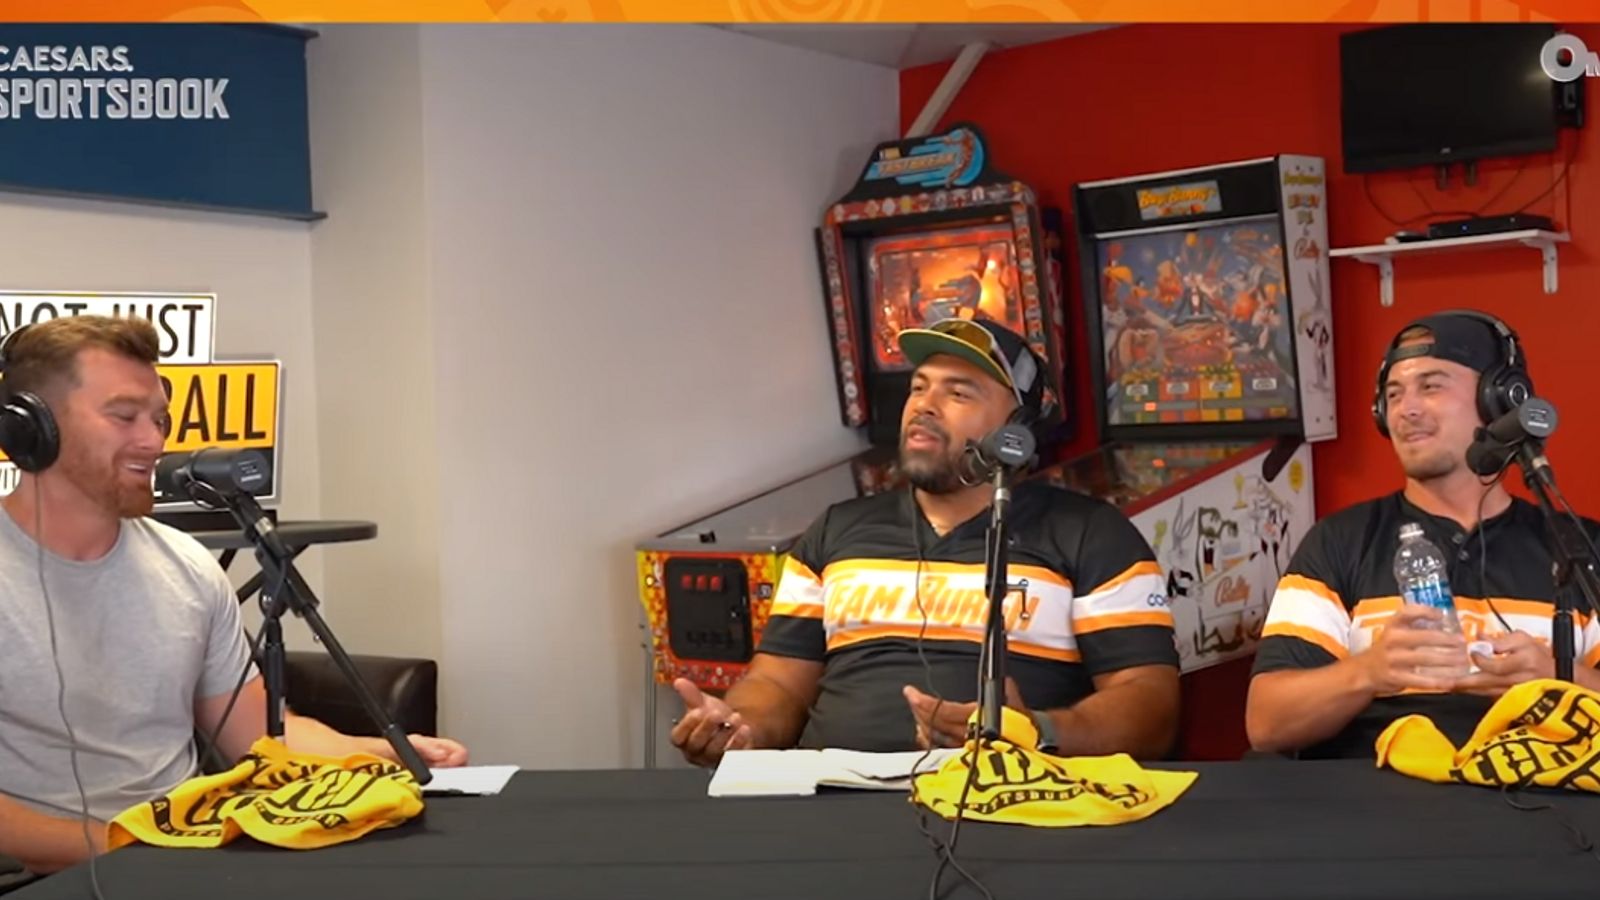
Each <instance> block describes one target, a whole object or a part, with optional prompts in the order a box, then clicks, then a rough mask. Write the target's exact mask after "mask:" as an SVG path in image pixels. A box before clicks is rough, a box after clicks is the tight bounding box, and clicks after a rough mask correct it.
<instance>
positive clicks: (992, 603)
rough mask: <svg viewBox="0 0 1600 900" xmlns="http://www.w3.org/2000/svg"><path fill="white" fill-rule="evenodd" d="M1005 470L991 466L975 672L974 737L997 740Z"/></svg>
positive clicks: (1002, 686)
mask: <svg viewBox="0 0 1600 900" xmlns="http://www.w3.org/2000/svg"><path fill="white" fill-rule="evenodd" d="M1008 476H1009V473H1008V472H1007V470H1006V467H1005V466H1003V465H997V466H995V468H994V476H993V477H994V503H993V505H992V506H991V507H990V509H991V514H990V516H989V531H988V534H987V536H986V537H985V542H986V544H987V546H986V548H985V549H986V551H987V552H986V553H985V560H984V576H983V578H984V589H985V590H987V591H988V592H989V621H988V627H987V630H986V631H985V633H984V640H983V665H982V668H981V671H980V672H979V674H978V677H979V679H980V680H979V684H978V737H979V739H980V740H984V741H993V740H997V739H998V738H999V737H1000V734H1001V728H1000V724H1001V709H1002V708H1003V707H1004V706H1005V705H1006V617H1005V600H1006V593H1007V592H1008V591H1009V590H1010V587H1011V586H1010V584H1009V582H1008V581H1007V577H1006V573H1007V566H1008V557H1009V554H1008V546H1007V545H1008V543H1009V541H1010V538H1009V536H1008V534H1007V529H1006V511H1007V509H1008V508H1009V507H1010V505H1011V486H1010V484H1009V483H1008V482H1009V477H1008Z"/></svg>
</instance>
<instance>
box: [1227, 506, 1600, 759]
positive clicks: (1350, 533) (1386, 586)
mask: <svg viewBox="0 0 1600 900" xmlns="http://www.w3.org/2000/svg"><path fill="white" fill-rule="evenodd" d="M1408 522H1415V523H1417V524H1418V525H1421V526H1422V530H1423V532H1424V533H1425V534H1426V535H1427V537H1428V540H1430V541H1432V542H1433V544H1434V545H1435V546H1437V547H1438V548H1439V549H1440V550H1441V551H1443V552H1444V554H1445V556H1446V558H1447V559H1448V560H1449V563H1450V570H1449V573H1448V574H1449V578H1450V588H1451V591H1452V592H1453V593H1454V594H1455V604H1456V611H1457V614H1458V616H1459V617H1460V619H1461V627H1462V631H1463V632H1465V634H1466V636H1467V640H1469V641H1470V640H1477V639H1479V638H1487V637H1490V636H1493V635H1495V634H1503V633H1506V632H1508V631H1525V632H1527V633H1528V634H1530V635H1533V636H1534V637H1536V638H1539V639H1541V640H1543V641H1545V642H1546V643H1547V644H1548V643H1549V641H1550V636H1551V633H1552V631H1551V616H1552V615H1553V614H1554V612H1555V596H1556V586H1555V579H1554V576H1553V574H1552V562H1553V560H1552V557H1551V553H1550V550H1549V548H1548V546H1547V545H1546V543H1545V537H1544V535H1545V523H1544V516H1543V514H1542V513H1540V512H1539V508H1538V507H1536V506H1534V505H1533V504H1531V503H1528V502H1527V501H1525V500H1520V499H1517V500H1513V501H1512V503H1511V506H1510V508H1508V509H1506V510H1505V511H1504V512H1502V513H1500V514H1499V515H1496V516H1493V517H1491V518H1489V519H1486V520H1484V522H1483V525H1482V527H1481V528H1474V529H1471V530H1470V531H1469V530H1467V529H1464V528H1462V527H1461V526H1460V525H1459V524H1457V523H1456V522H1455V521H1453V520H1451V519H1448V518H1443V517H1439V516H1433V515H1430V514H1428V513H1426V512H1424V511H1423V510H1422V509H1420V508H1418V507H1417V506H1416V505H1414V504H1412V503H1411V502H1410V501H1408V500H1407V499H1406V498H1405V496H1404V494H1403V493H1400V492H1396V493H1394V494H1391V495H1389V496H1387V497H1381V498H1379V499H1376V500H1370V501H1368V502H1366V503H1361V504H1357V505H1356V506H1352V507H1350V508H1348V509H1345V510H1342V511H1340V512H1338V513H1336V514H1334V515H1332V516H1329V517H1328V518H1326V519H1323V520H1322V521H1321V522H1318V523H1317V524H1316V525H1315V526H1313V527H1312V529H1311V530H1310V531H1309V532H1308V533H1307V534H1306V536H1305V538H1304V540H1302V541H1301V543H1300V546H1299V547H1298V548H1297V549H1296V551H1295V554H1294V558H1293V559H1292V560H1290V562H1289V568H1288V569H1287V571H1286V573H1285V574H1284V576H1283V578H1282V579H1280V580H1279V582H1278V588H1277V591H1276V592H1275V593H1274V594H1273V596H1272V606H1271V608H1270V609H1269V610H1268V612H1267V620H1266V623H1265V625H1264V626H1263V628H1262V640H1261V645H1260V647H1259V648H1258V649H1257V651H1256V662H1255V670H1254V671H1255V673H1256V674H1261V673H1264V672H1274V671H1278V670H1281V669H1311V668H1317V667H1319V666H1325V665H1330V664H1332V663H1334V662H1337V661H1338V660H1342V659H1346V658H1349V657H1351V656H1354V655H1356V654H1358V653H1361V652H1362V651H1364V650H1366V649H1367V648H1368V647H1370V646H1371V645H1372V642H1373V640H1374V638H1376V636H1377V635H1378V633H1379V632H1380V630H1381V629H1382V627H1383V623H1384V622H1385V621H1386V620H1387V619H1389V617H1391V616H1393V615H1394V614H1395V613H1396V612H1397V611H1398V610H1399V609H1400V596H1399V594H1400V591H1399V586H1398V584H1397V583H1396V581H1395V577H1394V554H1395V551H1396V550H1397V549H1398V548H1399V546H1400V526H1401V525H1403V524H1405V523H1408ZM1585 525H1586V527H1587V528H1588V529H1589V531H1590V533H1591V534H1594V533H1596V531H1597V527H1596V525H1595V523H1593V522H1592V521H1585ZM1578 609H1579V610H1580V612H1579V613H1577V614H1575V615H1574V617H1573V627H1574V630H1575V632H1576V634H1575V641H1574V643H1575V646H1576V647H1577V648H1578V660H1577V665H1580V666H1591V667H1592V666H1595V665H1596V664H1597V663H1600V623H1597V622H1595V621H1594V620H1593V618H1592V617H1591V616H1589V615H1588V614H1586V613H1582V612H1581V610H1582V604H1581V603H1580V604H1579V605H1578ZM1492 704H1493V700H1491V699H1489V698H1486V697H1476V696H1472V695H1469V694H1454V693H1450V694H1444V693H1438V692H1426V691H1415V690H1408V691H1404V692H1401V693H1400V694H1397V695H1392V696H1383V697H1379V698H1377V699H1376V700H1374V701H1373V702H1372V703H1371V704H1370V705H1369V706H1368V707H1367V709H1366V710H1365V711H1363V712H1362V713H1361V714H1359V715H1357V716H1356V718H1355V719H1354V720H1353V721H1352V722H1351V723H1350V724H1349V725H1348V726H1346V727H1345V729H1344V730H1343V731H1341V732H1340V733H1339V734H1337V735H1335V736H1334V737H1333V738H1331V739H1329V740H1327V741H1324V742H1323V743H1321V744H1318V745H1316V746H1314V747H1310V748H1307V749H1306V750H1304V751H1303V752H1302V754H1301V755H1302V756H1306V757H1326V756H1340V757H1373V756H1375V754H1376V749H1375V744H1376V741H1377V738H1378V735H1379V734H1380V733H1382V731H1383V729H1384V728H1385V727H1387V726H1388V724H1389V723H1390V722H1392V721H1394V720H1395V719H1398V718H1400V717H1402V716H1406V715H1411V714H1414V713H1415V714H1421V715H1424V716H1427V717H1428V718H1430V719H1432V720H1433V721H1434V723H1435V724H1437V725H1438V726H1439V729H1440V730H1441V731H1443V732H1444V733H1445V734H1446V735H1448V736H1449V737H1450V739H1451V740H1452V741H1454V742H1455V743H1456V744H1457V745H1458V746H1459V745H1461V744H1463V743H1465V742H1466V740H1467V739H1468V738H1469V737H1471V735H1472V731H1473V729H1474V728H1475V727H1476V726H1477V724H1478V721H1479V720H1480V719H1482V717H1483V714H1484V713H1485V712H1486V711H1487V710H1488V709H1489V707H1490V706H1491V705H1492Z"/></svg>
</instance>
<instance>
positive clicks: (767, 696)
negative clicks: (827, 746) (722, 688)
mask: <svg viewBox="0 0 1600 900" xmlns="http://www.w3.org/2000/svg"><path fill="white" fill-rule="evenodd" d="M723 700H724V702H726V703H727V704H728V706H729V707H731V708H732V709H733V711H734V712H736V713H738V714H739V718H741V719H743V720H744V722H745V724H746V725H749V726H750V735H751V746H753V747H767V748H773V749H786V748H788V747H793V746H794V745H795V744H797V743H799V741H800V732H801V730H803V729H804V728H805V725H806V714H807V708H806V704H805V702H804V701H802V700H801V699H800V698H799V697H796V696H795V695H794V694H792V693H790V692H789V691H788V689H786V688H784V687H783V686H782V685H780V684H778V683H777V682H776V681H773V680H772V679H770V678H766V677H764V676H762V675H760V674H759V673H751V674H749V675H746V676H745V678H744V679H743V680H741V681H740V682H739V683H738V684H736V685H734V686H733V687H732V689H730V690H729V691H728V695H727V696H726V697H724V698H723Z"/></svg>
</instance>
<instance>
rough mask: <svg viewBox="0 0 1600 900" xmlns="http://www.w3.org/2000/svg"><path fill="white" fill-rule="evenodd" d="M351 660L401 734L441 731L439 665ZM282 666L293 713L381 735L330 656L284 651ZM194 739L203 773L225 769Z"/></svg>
mask: <svg viewBox="0 0 1600 900" xmlns="http://www.w3.org/2000/svg"><path fill="white" fill-rule="evenodd" d="M350 660H351V662H354V663H355V665H356V671H358V672H360V673H361V677H362V679H363V680H364V681H366V683H367V687H369V688H371V689H372V693H373V695H374V696H376V697H377V698H378V702H379V703H381V704H383V707H384V708H385V709H386V710H388V711H389V715H391V716H393V717H394V721H395V724H397V725H399V726H400V730H401V731H403V732H405V733H406V734H427V735H436V734H438V733H439V732H438V729H439V664H438V663H436V662H434V661H433V660H431V659H416V658H411V657H399V656H358V655H352V656H351V657H350ZM283 662H284V667H283V681H284V693H285V694H286V695H287V698H286V699H287V700H288V702H289V708H290V709H291V710H294V712H295V713H297V714H299V715H302V716H310V717H311V718H313V719H316V720H317V721H319V722H321V723H322V724H324V725H327V726H328V727H329V728H332V729H335V730H336V731H342V732H344V733H345V734H351V735H356V736H359V737H381V736H382V735H381V734H380V733H379V731H378V727H377V726H376V725H374V724H373V722H372V719H371V717H369V716H368V715H367V709H366V707H364V706H362V705H361V701H360V700H359V699H358V698H357V697H356V693H355V691H354V689H352V688H351V687H350V683H349V682H347V681H345V678H344V675H343V674H342V673H340V671H339V667H338V666H336V665H334V662H333V657H331V656H329V655H328V654H327V653H325V652H323V651H321V650H314V651H313V650H288V651H285V652H284V654H283ZM196 741H197V745H198V746H201V754H202V759H201V761H200V765H201V769H202V770H203V771H204V772H206V773H213V774H214V773H217V772H222V771H226V770H227V768H228V766H229V765H230V763H228V762H225V761H224V760H222V759H221V758H220V757H217V756H205V749H204V736H203V735H196Z"/></svg>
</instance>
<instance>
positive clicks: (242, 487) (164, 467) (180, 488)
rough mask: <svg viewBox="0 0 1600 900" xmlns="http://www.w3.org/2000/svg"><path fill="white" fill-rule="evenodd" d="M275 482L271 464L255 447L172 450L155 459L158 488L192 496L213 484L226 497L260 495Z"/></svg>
mask: <svg viewBox="0 0 1600 900" xmlns="http://www.w3.org/2000/svg"><path fill="white" fill-rule="evenodd" d="M271 482H272V467H271V466H270V465H268V464H267V458H266V457H265V456H262V455H261V453H260V452H258V451H255V450H223V449H220V448H216V447H207V448H206V449H204V450H196V451H195V452H193V453H170V454H168V455H166V456H163V457H162V458H161V460H160V462H157V463H156V488H157V490H159V491H161V492H162V493H163V494H168V495H172V496H178V497H193V496H194V492H195V489H196V488H197V487H199V488H200V489H202V490H203V489H205V488H210V489H211V491H213V492H215V493H216V494H219V495H221V496H223V497H236V496H238V495H240V494H249V495H251V496H260V495H262V494H265V493H266V492H267V488H268V487H269V486H270V484H271Z"/></svg>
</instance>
